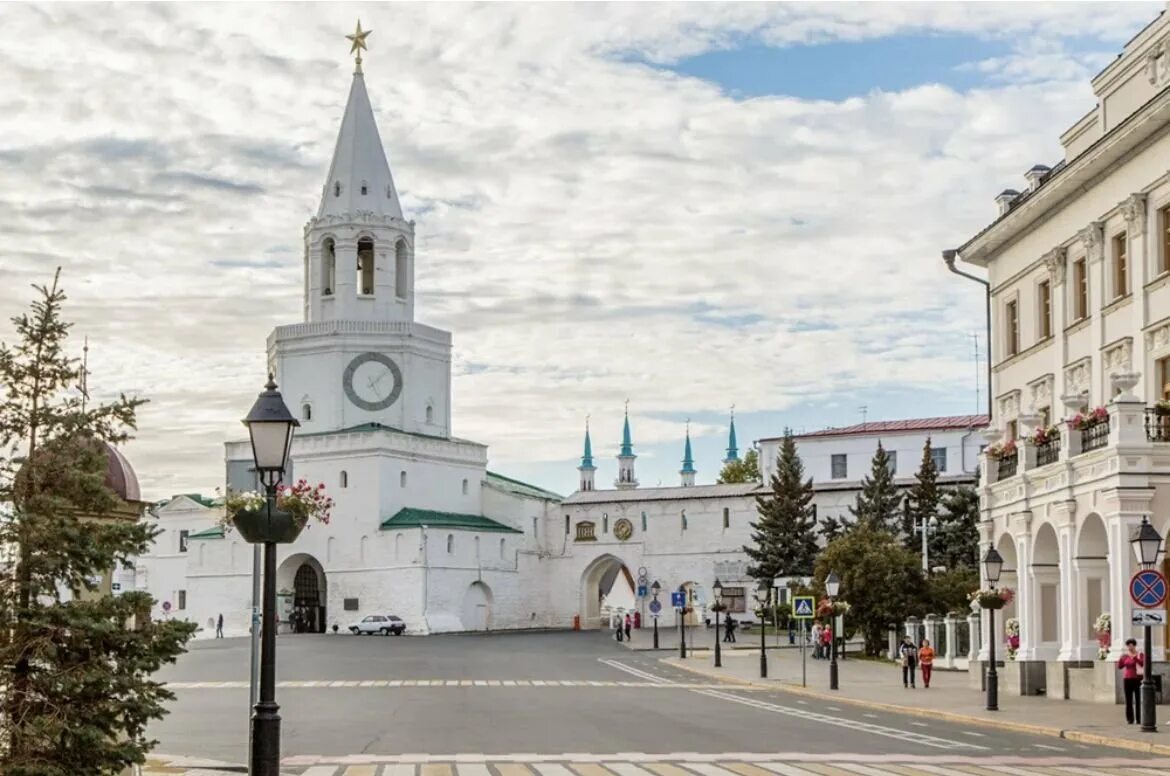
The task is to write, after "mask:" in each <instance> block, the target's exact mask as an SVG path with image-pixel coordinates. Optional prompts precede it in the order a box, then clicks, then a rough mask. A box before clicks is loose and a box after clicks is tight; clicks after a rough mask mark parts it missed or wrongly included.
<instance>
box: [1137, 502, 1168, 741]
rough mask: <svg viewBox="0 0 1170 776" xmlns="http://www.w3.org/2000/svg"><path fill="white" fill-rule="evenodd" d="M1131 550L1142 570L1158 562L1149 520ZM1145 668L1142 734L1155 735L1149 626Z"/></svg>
mask: <svg viewBox="0 0 1170 776" xmlns="http://www.w3.org/2000/svg"><path fill="white" fill-rule="evenodd" d="M1129 541H1130V544H1132V545H1133V550H1134V552H1135V553H1136V554H1137V559H1138V562H1139V563H1141V565H1142V568H1143V569H1152V568H1154V565H1155V564H1156V563H1157V562H1158V555H1159V554H1160V553H1161V551H1162V536H1161V534H1159V533H1158V529H1156V528H1154V526H1152V525H1150V521H1149V519H1147V518H1146V517H1145V516H1144V515H1143V516H1142V524H1141V525H1140V526H1138V529H1137V531H1136V532H1135V533H1134V535H1133V538H1131V539H1130V540H1129ZM1143 647H1144V652H1145V666H1144V667H1143V670H1142V696H1141V697H1142V702H1141V705H1142V719H1141V723H1142V732H1143V733H1157V732H1158V719H1157V709H1156V708H1155V707H1154V650H1153V639H1152V637H1151V635H1150V625H1149V623H1148V622H1147V623H1146V625H1145V644H1144V645H1143Z"/></svg>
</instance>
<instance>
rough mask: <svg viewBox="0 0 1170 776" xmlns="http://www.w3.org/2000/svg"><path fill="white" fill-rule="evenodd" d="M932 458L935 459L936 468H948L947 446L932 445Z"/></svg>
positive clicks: (942, 469) (939, 469)
mask: <svg viewBox="0 0 1170 776" xmlns="http://www.w3.org/2000/svg"><path fill="white" fill-rule="evenodd" d="M930 460H932V461H934V468H935V469H937V470H938V471H939V472H945V471H946V470H947V449H946V448H945V447H933V446H932V447H931V448H930Z"/></svg>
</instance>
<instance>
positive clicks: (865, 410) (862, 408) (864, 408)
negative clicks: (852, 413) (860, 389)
mask: <svg viewBox="0 0 1170 776" xmlns="http://www.w3.org/2000/svg"><path fill="white" fill-rule="evenodd" d="M857 410H858V412H860V413H861V426H862V428H864V427H865V419H866V418H867V417H868V416H869V407H868V406H867V405H865V404H862V405H861V406H860V407H858V408H857Z"/></svg>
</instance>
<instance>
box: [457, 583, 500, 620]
mask: <svg viewBox="0 0 1170 776" xmlns="http://www.w3.org/2000/svg"><path fill="white" fill-rule="evenodd" d="M492 600H493V597H492V589H491V588H490V587H488V586H487V585H485V584H484V583H483V582H472V583H471V584H470V585H469V586H468V588H467V590H466V592H464V593H463V609H462V613H461V616H460V621H461V622H462V624H463V629H464V630H469V631H486V630H491V627H492Z"/></svg>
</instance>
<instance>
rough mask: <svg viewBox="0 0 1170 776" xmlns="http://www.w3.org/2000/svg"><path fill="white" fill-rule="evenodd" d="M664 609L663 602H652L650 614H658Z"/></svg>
mask: <svg viewBox="0 0 1170 776" xmlns="http://www.w3.org/2000/svg"><path fill="white" fill-rule="evenodd" d="M661 611H662V604H661V603H659V602H658V601H651V602H650V614H658V613H659V612H661Z"/></svg>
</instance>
